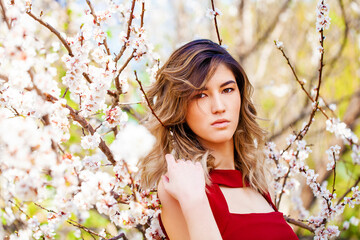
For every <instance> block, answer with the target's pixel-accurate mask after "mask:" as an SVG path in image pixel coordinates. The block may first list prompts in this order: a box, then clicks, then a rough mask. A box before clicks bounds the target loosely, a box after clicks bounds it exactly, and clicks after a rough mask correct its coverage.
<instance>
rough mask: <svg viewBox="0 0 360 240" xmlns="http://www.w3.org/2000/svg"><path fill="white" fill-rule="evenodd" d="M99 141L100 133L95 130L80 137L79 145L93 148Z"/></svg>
mask: <svg viewBox="0 0 360 240" xmlns="http://www.w3.org/2000/svg"><path fill="white" fill-rule="evenodd" d="M100 141H101V137H100V134H98V133H97V132H95V133H94V134H93V135H91V134H89V135H86V136H84V137H81V146H82V147H83V148H84V149H94V148H96V147H98V146H99V143H100Z"/></svg>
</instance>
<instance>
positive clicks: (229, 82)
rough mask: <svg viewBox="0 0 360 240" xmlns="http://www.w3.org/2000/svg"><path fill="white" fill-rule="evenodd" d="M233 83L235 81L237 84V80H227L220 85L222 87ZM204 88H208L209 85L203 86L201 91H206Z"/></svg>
mask: <svg viewBox="0 0 360 240" xmlns="http://www.w3.org/2000/svg"><path fill="white" fill-rule="evenodd" d="M231 83H235V84H236V82H235V81H234V80H229V81H226V82H224V83H222V84H221V85H220V87H221V88H222V87H224V86H226V85H228V84H231ZM204 90H208V89H207V87H203V88H201V89H200V91H204Z"/></svg>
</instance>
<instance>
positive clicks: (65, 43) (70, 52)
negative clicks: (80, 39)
mask: <svg viewBox="0 0 360 240" xmlns="http://www.w3.org/2000/svg"><path fill="white" fill-rule="evenodd" d="M26 13H27V14H28V15H29V16H30V17H32V18H33V19H34V20H36V21H37V22H39V23H40V24H41V25H43V26H45V27H46V28H47V29H49V30H50V31H51V32H52V33H54V34H55V35H56V36H57V38H58V39H59V40H60V41H61V43H62V44H63V45H64V46H65V48H66V50H67V51H68V53H69V55H70V56H71V57H73V56H74V54H73V53H72V50H71V48H70V45H69V44H68V43H67V41H66V40H65V39H64V38H63V37H62V36H61V34H60V33H59V32H58V31H57V30H56V29H55V28H54V27H53V26H51V25H50V24H48V23H47V22H44V21H43V20H41V19H40V18H38V17H36V16H35V15H34V14H32V13H31V12H30V11H27V12H26Z"/></svg>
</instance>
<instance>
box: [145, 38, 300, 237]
mask: <svg viewBox="0 0 360 240" xmlns="http://www.w3.org/2000/svg"><path fill="white" fill-rule="evenodd" d="M251 94H252V86H251V84H250V82H249V80H248V79H247V76H246V74H245V72H244V70H243V69H242V67H241V66H240V65H239V63H238V62H237V61H236V60H235V59H234V58H233V57H232V56H231V55H230V54H229V53H228V52H227V51H226V50H225V49H224V48H222V47H221V46H219V45H218V44H216V43H213V42H212V41H210V40H195V41H192V42H189V43H187V44H185V45H184V46H182V47H180V48H179V49H177V50H176V51H175V52H174V53H173V54H172V55H171V56H170V58H169V59H168V61H167V62H166V63H165V64H164V66H163V67H162V68H161V69H160V70H159V72H158V73H157V77H156V82H155V83H154V85H153V86H152V87H151V88H150V89H149V91H148V92H147V96H148V97H149V100H150V102H151V103H152V109H153V110H154V112H155V113H156V115H157V116H158V117H159V119H160V120H161V122H162V124H161V123H160V122H159V121H158V120H157V119H156V118H155V117H154V116H152V115H151V116H150V117H149V119H148V121H147V124H148V127H149V129H150V130H151V132H152V134H154V135H155V136H156V138H157V143H156V145H155V147H154V149H153V150H152V152H151V153H150V154H149V155H148V156H147V157H146V158H144V159H142V160H141V161H140V162H139V169H140V172H141V181H142V182H141V184H142V187H143V188H152V187H157V189H158V196H159V199H160V201H161V204H162V212H161V216H160V224H161V227H162V229H163V231H164V232H165V234H166V236H167V238H169V239H171V240H176V239H207V240H208V239H246V240H249V239H277V240H278V239H286V240H289V239H297V237H296V235H295V233H294V232H293V230H292V229H291V227H290V226H289V225H288V224H287V223H286V221H285V220H284V217H283V215H282V213H280V212H278V210H277V209H276V207H275V206H274V204H273V203H272V201H271V198H270V194H269V192H268V189H269V185H268V183H269V182H268V178H267V175H268V174H267V170H266V166H265V163H264V156H263V153H262V152H263V151H262V150H263V149H262V148H263V144H264V134H265V133H264V131H263V130H262V129H261V128H260V127H259V125H258V124H257V122H256V110H255V108H254V105H253V103H252V102H251V98H250V97H251ZM169 153H172V154H169Z"/></svg>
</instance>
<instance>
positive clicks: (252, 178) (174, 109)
mask: <svg viewBox="0 0 360 240" xmlns="http://www.w3.org/2000/svg"><path fill="white" fill-rule="evenodd" d="M219 64H225V66H227V67H228V68H229V69H230V70H231V71H232V73H233V74H234V76H235V78H236V83H237V85H238V87H239V90H240V95H241V108H240V117H239V123H238V126H237V129H236V131H235V133H234V157H235V158H234V159H235V168H236V169H238V170H240V171H241V172H242V174H243V178H244V180H246V181H248V182H249V184H250V186H251V187H252V188H254V189H256V190H258V191H259V192H261V193H266V192H267V191H268V187H269V186H268V181H267V179H268V178H267V176H268V171H267V169H266V167H265V163H264V156H263V146H264V136H265V131H264V130H262V129H261V128H260V126H259V125H258V123H257V122H256V109H255V107H254V105H253V103H252V101H251V95H252V93H253V87H252V85H251V83H250V82H249V80H248V78H247V76H246V74H245V71H244V70H243V69H242V67H241V66H240V64H239V63H238V62H237V61H236V60H235V59H234V58H233V57H232V56H231V55H230V54H229V53H228V52H227V51H226V50H225V49H224V48H223V47H221V46H220V45H218V44H216V43H214V42H212V41H210V40H206V39H200V40H195V41H192V42H189V43H187V44H185V45H183V46H182V47H180V48H178V49H177V50H176V51H174V52H173V53H172V55H171V56H170V57H169V59H168V61H167V62H166V63H165V64H164V65H163V66H162V68H161V69H159V71H158V73H157V75H156V81H155V83H154V84H153V85H152V86H151V87H150V88H149V90H148V91H147V96H148V98H149V100H150V102H151V103H152V109H153V110H154V112H155V113H156V115H157V116H158V117H159V118H160V119H161V121H162V122H163V124H164V125H165V127H163V126H162V125H161V124H160V122H159V121H158V120H157V119H156V118H155V117H154V116H153V115H152V114H149V116H148V117H147V119H146V121H145V125H146V126H147V128H148V129H149V130H150V132H151V133H152V134H153V135H154V136H155V137H156V139H157V141H156V144H155V146H154V148H153V149H152V151H151V152H150V153H149V154H148V156H147V157H145V158H143V159H141V160H140V161H139V163H138V167H139V172H140V177H141V180H140V185H141V187H142V188H146V189H147V188H154V187H155V188H156V187H157V184H158V182H159V180H160V177H161V175H163V174H165V173H166V170H167V165H166V161H165V154H167V153H170V152H173V153H175V155H176V156H175V157H177V158H184V159H191V160H192V161H200V162H201V163H202V165H203V168H204V173H205V178H206V183H207V184H210V183H211V181H210V180H209V171H210V170H211V169H213V168H216V166H215V165H214V162H215V161H214V157H213V156H212V155H211V152H209V151H208V150H207V149H205V148H204V147H203V146H202V145H201V144H200V142H199V141H198V140H197V137H196V135H195V134H194V133H193V131H192V130H191V129H190V128H189V126H188V125H187V123H186V121H185V116H186V111H187V105H188V102H189V100H190V99H191V96H192V95H193V94H194V93H195V92H196V91H198V90H199V89H201V88H203V87H204V86H205V85H206V83H207V81H208V80H209V79H210V78H211V77H212V75H213V74H214V72H215V70H216V68H217V66H219Z"/></svg>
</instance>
